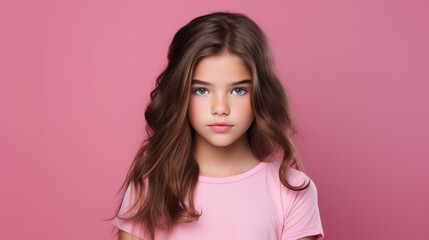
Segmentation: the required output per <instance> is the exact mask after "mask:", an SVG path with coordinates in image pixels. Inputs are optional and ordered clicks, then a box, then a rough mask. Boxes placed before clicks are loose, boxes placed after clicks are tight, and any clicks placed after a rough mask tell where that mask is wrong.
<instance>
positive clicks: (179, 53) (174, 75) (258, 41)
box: [117, 11, 310, 239]
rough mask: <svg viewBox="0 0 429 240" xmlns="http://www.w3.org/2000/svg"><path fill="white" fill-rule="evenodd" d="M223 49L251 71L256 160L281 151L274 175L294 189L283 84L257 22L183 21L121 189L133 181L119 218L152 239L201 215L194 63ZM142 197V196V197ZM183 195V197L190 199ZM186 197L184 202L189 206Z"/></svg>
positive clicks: (219, 15)
mask: <svg viewBox="0 0 429 240" xmlns="http://www.w3.org/2000/svg"><path fill="white" fill-rule="evenodd" d="M225 51H226V52H228V53H231V54H235V55H237V56H239V57H240V58H241V59H242V60H243V62H244V64H245V65H246V66H247V67H248V69H249V71H250V72H251V75H252V88H251V105H252V109H253V112H254V116H255V120H254V121H253V123H252V124H251V126H250V127H249V129H248V130H247V132H246V135H247V139H248V141H249V144H250V147H251V149H252V152H253V154H254V155H255V156H256V157H258V159H260V160H261V161H263V159H265V158H266V157H268V156H269V155H271V154H273V153H275V152H276V151H277V150H278V149H281V150H283V159H282V161H281V165H280V169H279V178H280V180H281V182H282V184H283V185H284V186H286V187H287V188H289V189H292V190H297V191H298V190H302V189H305V188H307V187H308V185H309V184H310V181H308V183H307V184H302V185H301V186H292V185H291V184H290V183H289V182H288V180H287V178H286V174H287V169H288V168H289V167H291V166H293V165H295V166H296V168H297V169H302V167H301V163H300V160H299V156H298V154H297V152H296V151H295V148H294V145H293V143H292V140H291V138H290V134H289V133H288V130H291V132H292V133H291V134H292V135H293V134H295V133H296V130H295V128H294V126H293V124H292V121H291V117H292V116H293V114H292V112H291V111H290V104H289V99H288V95H287V92H286V89H285V88H284V86H283V85H282V83H281V82H280V80H279V78H278V77H277V75H276V73H275V68H274V62H273V57H272V55H271V51H270V49H269V46H268V44H267V39H266V37H265V35H264V33H263V31H262V30H261V29H260V28H259V27H258V25H257V24H256V23H255V22H254V21H252V20H251V19H249V18H248V17H247V16H246V15H244V14H241V13H231V12H228V11H227V12H214V13H211V14H207V15H203V16H199V17H197V18H195V19H193V20H192V21H190V22H189V23H188V24H187V25H185V26H183V27H182V28H181V29H180V30H179V31H178V32H177V33H176V34H175V35H174V38H173V41H172V42H171V44H170V46H169V49H168V65H167V67H166V68H165V70H164V71H163V72H162V73H161V74H160V75H159V76H158V77H157V79H156V87H155V89H154V90H153V91H152V92H151V93H150V97H151V101H150V103H149V104H148V105H147V108H146V112H145V118H146V121H147V125H146V132H147V135H148V138H147V139H145V140H144V141H143V142H142V145H141V148H140V149H139V151H138V152H137V154H136V156H135V158H134V160H133V163H132V165H131V167H130V169H129V171H128V173H127V177H126V179H125V182H124V183H123V185H122V187H121V189H122V188H123V187H124V186H129V185H130V184H133V186H134V192H133V194H134V195H135V196H136V199H135V202H134V205H133V204H131V205H133V209H134V207H136V208H135V210H134V212H135V214H134V215H132V216H129V217H127V218H125V217H121V216H118V213H119V209H120V206H119V208H118V211H117V217H118V218H120V219H123V220H128V221H132V222H133V223H140V224H141V226H142V227H143V229H142V230H143V231H144V232H145V233H146V236H148V237H149V236H150V238H151V239H154V236H155V231H156V230H157V229H163V230H171V229H172V227H173V225H174V224H175V223H177V222H182V223H186V222H192V221H193V220H198V218H199V216H201V213H198V212H197V211H196V209H195V206H194V200H193V193H194V189H195V186H196V184H197V181H198V177H199V166H198V163H197V162H196V160H195V159H194V158H193V154H192V153H193V147H194V134H195V130H194V129H193V128H192V127H191V125H190V124H189V122H188V119H187V107H188V103H189V98H190V89H191V80H192V79H191V78H192V76H193V71H194V68H195V67H196V66H197V64H198V63H199V62H200V61H201V60H202V59H203V58H206V57H209V56H214V55H218V54H222V53H223V52H225ZM143 195H144V197H143ZM187 200H188V201H187ZM186 202H188V204H187V203H186Z"/></svg>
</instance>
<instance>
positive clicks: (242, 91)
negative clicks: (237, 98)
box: [234, 88, 247, 95]
mask: <svg viewBox="0 0 429 240" xmlns="http://www.w3.org/2000/svg"><path fill="white" fill-rule="evenodd" d="M237 89H239V90H240V91H239V92H241V94H240V93H239V94H238V95H244V94H245V93H246V92H247V90H246V89H244V88H235V89H234V90H237Z"/></svg>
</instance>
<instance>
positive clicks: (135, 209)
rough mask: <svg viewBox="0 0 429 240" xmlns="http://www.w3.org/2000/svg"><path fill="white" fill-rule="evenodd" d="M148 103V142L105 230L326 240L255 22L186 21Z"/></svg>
mask: <svg viewBox="0 0 429 240" xmlns="http://www.w3.org/2000/svg"><path fill="white" fill-rule="evenodd" d="M150 96H151V102H150V104H149V105H148V106H147V108H146V112H145V117H146V121H147V126H146V132H147V134H148V139H146V140H145V141H143V144H142V146H141V149H140V150H139V151H138V153H137V155H136V157H135V159H134V161H133V163H132V166H131V168H130V170H129V172H128V174H127V178H126V180H125V182H124V184H123V185H122V188H124V187H125V186H127V188H126V191H125V193H124V197H123V199H122V204H121V205H120V206H119V207H118V211H117V214H116V216H115V217H114V220H113V222H112V223H113V225H114V226H115V227H117V228H118V230H119V231H118V232H119V239H122V240H125V239H143V240H146V239H180V240H184V239H208V240H210V239H240V240H242V239H246V240H253V239H254V240H264V239H267V240H268V239H269V240H274V239H283V240H292V239H294V240H295V239H322V238H323V236H324V233H323V229H322V224H321V220H320V215H319V209H318V203H317V190H316V186H315V184H314V183H313V181H312V180H310V179H309V178H308V176H307V175H306V174H304V173H303V172H302V171H300V169H301V165H300V160H299V159H298V157H297V153H296V151H295V149H294V146H293V143H292V141H291V138H290V135H291V134H289V132H288V131H289V130H291V131H292V134H294V133H296V130H295V129H294V127H293V125H292V121H291V116H292V113H291V111H290V106H289V100H288V95H287V93H286V90H285V88H284V87H283V85H282V83H281V82H280V80H279V79H278V77H277V76H276V73H275V70H274V62H273V58H272V56H271V52H270V49H269V46H268V44H267V39H266V37H265V35H264V33H263V32H262V30H261V29H260V28H259V27H258V26H257V24H256V23H255V22H253V21H252V20H251V19H249V18H248V17H247V16H245V15H244V14H239V13H230V12H215V13H212V14H208V15H203V16H200V17H197V18H195V19H193V20H192V21H191V22H189V23H188V24H187V25H185V26H184V27H182V28H181V29H180V30H179V31H178V32H177V33H176V34H175V36H174V38H173V41H172V43H171V45H170V47H169V51H168V65H167V67H166V69H165V70H164V71H163V72H162V73H161V74H160V75H159V76H158V78H157V79H156V88H155V89H154V90H153V91H152V92H151V94H150ZM278 150H282V154H281V158H280V160H275V158H274V157H273V156H274V154H275V153H277V152H278ZM293 166H295V167H296V169H295V168H292V167H293ZM122 188H121V189H122Z"/></svg>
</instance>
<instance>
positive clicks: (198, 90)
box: [192, 88, 207, 95]
mask: <svg viewBox="0 0 429 240" xmlns="http://www.w3.org/2000/svg"><path fill="white" fill-rule="evenodd" d="M200 90H203V91H207V89H205V88H197V89H195V90H193V91H192V92H194V93H196V94H198V95H200V93H201V91H200Z"/></svg>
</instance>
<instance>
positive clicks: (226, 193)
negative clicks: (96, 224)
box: [112, 160, 324, 240]
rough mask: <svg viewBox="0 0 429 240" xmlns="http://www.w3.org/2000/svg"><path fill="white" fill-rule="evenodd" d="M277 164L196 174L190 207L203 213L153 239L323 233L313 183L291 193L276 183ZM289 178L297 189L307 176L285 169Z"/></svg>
mask: <svg viewBox="0 0 429 240" xmlns="http://www.w3.org/2000/svg"><path fill="white" fill-rule="evenodd" d="M279 167H280V162H279V161H269V160H267V161H263V162H261V163H259V164H258V165H257V166H255V167H254V168H252V169H250V170H248V171H247V172H244V173H242V174H239V175H235V176H231V177H224V178H214V177H206V176H199V179H198V183H197V185H196V188H195V193H194V194H195V195H194V201H195V207H196V210H197V211H198V212H199V213H201V211H202V215H201V217H200V218H199V220H198V221H194V222H191V223H179V224H178V225H176V227H174V229H173V231H172V234H171V235H170V236H169V237H168V238H167V235H164V234H163V233H162V232H157V233H156V239H168V240H176V239H177V240H186V239H192V240H194V239H205V240H212V239H228V240H235V239H237V240H242V239H246V240H263V239H264V240H265V239H266V240H296V239H299V238H302V237H306V236H313V235H317V237H316V239H323V236H324V233H323V228H322V223H321V219H320V214H319V207H318V201H317V189H316V186H315V184H314V182H313V181H311V184H310V186H309V187H308V188H307V189H305V190H302V191H292V190H290V189H288V188H286V187H285V186H283V185H282V184H281V182H280V179H279V175H278V172H279ZM288 180H289V182H290V183H291V184H292V185H294V186H298V185H300V184H302V183H303V182H304V180H305V182H307V181H308V180H309V178H308V176H307V175H305V174H304V173H303V172H301V171H298V170H296V169H293V168H290V170H289V172H288ZM131 188H132V184H131V185H130V186H128V188H127V190H126V192H125V197H124V200H123V201H122V206H121V209H120V211H119V214H120V216H123V214H124V213H125V211H126V210H128V209H129V207H130V206H129V204H130V202H131V201H133V200H134V198H133V195H132V191H130V189H131ZM112 224H113V225H114V226H116V227H118V228H119V229H122V230H123V231H125V232H128V233H130V234H132V235H134V236H137V237H139V238H140V239H142V240H146V239H147V238H146V237H145V236H144V235H143V234H142V232H140V231H139V228H132V224H130V223H125V222H123V221H121V220H120V219H119V218H115V219H113V221H112Z"/></svg>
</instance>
